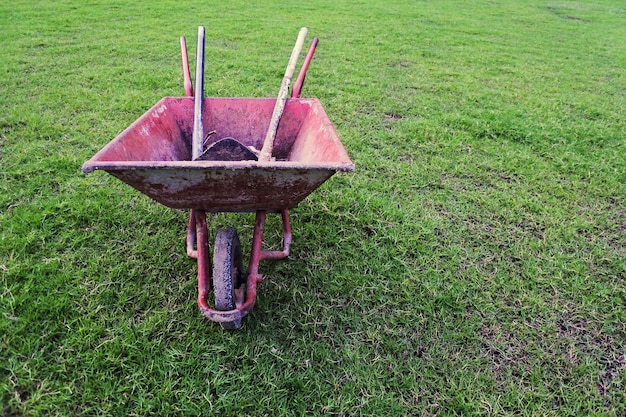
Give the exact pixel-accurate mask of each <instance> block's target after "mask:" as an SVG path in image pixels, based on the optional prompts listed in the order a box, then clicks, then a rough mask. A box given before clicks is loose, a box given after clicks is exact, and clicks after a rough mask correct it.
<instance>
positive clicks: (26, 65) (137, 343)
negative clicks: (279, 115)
mask: <svg viewBox="0 0 626 417" xmlns="http://www.w3.org/2000/svg"><path fill="white" fill-rule="evenodd" d="M199 24H202V25H205V26H206V27H207V51H206V54H207V66H206V70H207V76H206V81H205V83H206V94H207V95H215V96H226V97H229V96H244V97H256V96H259V97H272V96H274V95H275V94H276V93H277V91H278V86H279V85H280V81H281V78H282V72H283V70H284V65H285V64H286V61H287V58H288V56H289V52H290V51H291V47H292V42H293V39H294V38H295V36H296V34H297V31H298V29H299V27H300V26H308V27H309V34H310V36H317V37H319V38H320V46H319V48H318V52H317V53H316V57H315V59H314V61H313V63H312V66H311V68H310V71H309V75H308V77H307V82H306V85H305V87H304V95H307V96H311V97H319V98H320V99H321V101H322V103H323V105H324V107H325V109H326V111H327V113H328V114H329V116H330V118H331V119H332V121H333V123H334V125H335V127H336V128H337V130H338V132H339V135H340V137H341V139H342V141H343V143H344V145H345V147H346V149H347V150H348V153H349V154H350V156H351V157H352V159H353V161H354V162H355V163H356V167H357V170H356V171H355V173H353V174H340V175H338V176H335V177H333V178H332V179H331V180H330V181H328V182H327V183H326V184H324V185H323V186H322V187H321V188H319V189H318V190H316V192H314V193H313V194H312V195H311V196H310V197H308V198H307V199H306V200H305V201H304V202H303V203H301V204H300V206H299V207H298V208H296V209H295V210H293V211H292V221H293V224H292V226H293V230H294V245H293V247H292V256H291V258H290V259H289V260H287V261H280V262H264V263H262V264H261V272H262V273H264V274H265V276H266V280H265V281H264V282H263V284H262V285H261V286H260V287H259V298H258V301H257V306H256V307H255V310H254V311H253V312H252V314H251V315H250V316H249V317H247V318H246V319H245V320H244V327H243V328H242V329H241V330H240V331H237V332H226V331H222V330H221V329H220V327H219V326H218V325H217V324H215V323H212V322H208V321H206V320H204V319H203V318H202V317H201V315H200V313H199V311H198V310H197V307H196V304H195V299H196V284H195V264H194V262H193V261H192V260H190V259H188V258H187V257H186V255H185V252H184V237H185V230H186V221H187V218H186V216H187V214H186V213H185V212H183V211H174V210H170V209H167V208H165V207H163V206H160V205H157V204H156V203H153V202H151V201H150V200H149V199H148V198H146V197H144V196H143V195H140V194H139V193H137V192H136V191H134V190H133V189H132V188H130V187H128V186H126V185H125V184H122V183H121V182H119V181H117V180H116V179H114V178H113V177H110V176H108V175H106V174H104V173H95V174H92V175H89V176H85V175H83V174H82V173H81V172H80V166H81V165H82V163H83V162H84V161H85V160H87V159H88V158H90V157H91V156H92V155H93V154H94V153H95V152H96V151H97V150H99V149H100V148H101V147H102V146H104V145H105V144H106V143H107V142H108V141H109V140H111V139H112V138H113V137H114V136H115V135H116V134H117V133H119V132H120V131H121V130H122V129H123V128H125V127H126V126H128V125H129V124H130V123H131V122H132V121H134V120H135V119H136V118H137V117H139V115H141V114H142V113H143V112H144V111H145V110H146V109H147V108H149V107H150V106H151V105H152V104H154V103H155V102H156V101H157V100H158V99H159V98H161V97H163V96H167V95H182V94H183V89H182V80H181V76H180V63H179V47H178V37H179V36H181V35H184V36H187V39H188V43H189V45H190V56H191V57H193V56H194V52H195V48H194V44H195V34H196V28H197V26H198V25H199ZM625 28H626V8H625V7H624V4H623V3H621V2H619V1H615V0H613V1H610V0H580V1H550V0H546V1H544V0H529V1H526V2H518V1H513V0H499V1H487V0H477V1H472V2H459V1H453V0H441V1H428V2H427V1H408V0H407V1H404V0H401V1H396V2H393V4H392V2H383V1H368V2H342V1H337V0H334V1H316V2H310V1H309V2H297V1H296V2H290V3H289V4H282V3H281V2H277V1H265V2H256V3H252V4H250V3H248V2H243V1H231V2H215V1H213V2H174V1H161V2H151V3H150V4H147V3H146V4H145V5H144V4H142V3H137V2H130V1H125V0H118V1H98V2H90V4H89V5H87V4H84V2H79V1H70V0H65V1H60V2H49V1H35V2H25V1H13V2H4V3H3V4H2V5H0V41H1V42H2V48H0V62H1V63H2V64H0V129H1V130H0V210H1V211H0V414H1V415H6V416H50V415H63V416H65V415H67V416H76V415H89V416H92V415H120V416H134V415H176V416H181V415H232V416H241V415H268V416H275V415H393V416H404V415H417V416H422V415H423V416H429V415H442V416H443V415H479V414H480V415H489V414H494V415H542V416H543V415H554V416H564V415H580V416H587V415H609V416H610V415H615V416H623V415H624V413H626V395H625V394H624V393H625V392H626V351H625V349H626V348H625V346H626V327H625V323H626V290H625V288H626V284H625V282H626V280H625V278H626V261H625V260H626V249H625V248H626V148H625V146H624V137H625V136H626V118H625V114H626V100H625V97H624V94H625V86H626V50H625V49H624V38H625V35H626V30H625ZM252 223H253V219H252V217H251V216H250V215H244V214H237V215H217V216H214V217H212V218H211V226H210V227H211V230H210V233H211V235H212V236H214V235H215V233H216V231H217V230H218V228H220V227H223V226H226V225H234V226H236V227H237V228H238V230H239V232H240V236H241V239H242V243H243V245H244V246H245V247H246V250H248V248H249V245H250V242H249V240H250V238H251V234H252V231H251V226H252ZM278 229H279V223H278V220H276V219H273V218H272V219H271V220H270V221H269V224H268V233H267V239H268V243H271V241H272V240H275V241H277V240H278V236H279V235H278V233H279V232H278Z"/></svg>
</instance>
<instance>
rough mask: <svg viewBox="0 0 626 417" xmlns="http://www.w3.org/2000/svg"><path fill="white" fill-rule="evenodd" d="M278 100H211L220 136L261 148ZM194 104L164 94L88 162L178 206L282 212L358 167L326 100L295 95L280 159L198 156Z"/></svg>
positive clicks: (280, 140)
mask: <svg viewBox="0 0 626 417" xmlns="http://www.w3.org/2000/svg"><path fill="white" fill-rule="evenodd" d="M275 101H276V99H274V98H205V100H204V106H203V107H204V114H203V117H204V120H205V122H204V125H205V127H206V129H207V131H211V130H215V132H216V134H215V135H213V136H212V138H214V139H213V140H218V139H220V138H223V137H233V138H236V139H237V140H238V141H240V142H242V143H243V144H244V145H246V146H253V147H255V148H257V149H260V148H261V147H262V145H263V143H262V142H263V139H264V136H265V132H266V130H267V128H268V124H269V120H270V117H271V114H272V110H273V108H274V104H275ZM193 110H194V102H193V98H191V97H164V98H162V99H161V100H159V101H158V102H157V103H156V104H155V105H154V106H153V107H152V108H151V109H150V110H148V111H147V112H146V113H144V114H143V115H142V116H141V117H140V118H139V119H137V120H136V121H135V122H134V123H132V124H131V125H130V126H129V127H128V128H127V129H125V130H124V131H123V132H122V133H120V134H119V135H118V136H117V137H116V138H114V139H113V140H112V141H111V142H109V143H108V144H107V145H106V146H105V147H104V148H102V150H100V151H99V152H98V153H96V154H95V155H94V156H93V157H92V158H91V159H89V160H88V161H87V162H85V163H84V165H83V167H82V170H83V172H85V173H89V172H92V171H94V170H97V169H100V170H104V171H107V172H108V173H109V174H111V175H113V176H115V177H117V178H119V179H120V180H121V181H123V182H125V183H127V184H129V185H131V186H132V187H134V188H135V189H137V190H138V191H140V192H142V193H143V194H146V195H147V196H149V197H150V198H152V199H154V200H156V201H158V202H159V203H161V204H163V205H165V206H167V207H171V208H184V209H197V210H204V211H209V212H221V211H237V212H239V211H242V212H248V211H257V210H267V211H279V210H284V209H289V208H293V207H295V206H296V205H297V204H298V203H299V202H300V201H302V200H303V199H304V198H305V197H306V196H307V195H309V194H310V193H311V192H313V191H314V190H315V189H316V188H317V187H319V186H320V185H321V184H322V183H323V182H324V181H326V180H327V179H328V178H330V177H331V176H332V175H333V174H334V173H335V172H337V171H353V170H354V164H353V163H352V161H351V160H350V158H349V157H348V154H347V153H346V151H345V149H344V147H343V145H342V144H341V142H340V140H339V137H338V136H337V132H336V131H335V129H334V127H333V125H332V123H331V122H330V120H329V119H328V116H327V115H326V112H325V111H324V109H323V107H322V105H321V103H320V101H319V100H318V99H315V98H291V99H289V100H288V101H287V104H286V106H285V111H284V114H283V117H282V120H281V123H280V126H279V128H278V131H277V136H276V141H275V145H274V154H273V155H274V156H275V161H272V162H257V161H237V162H226V161H191V160H190V159H191V137H192V130H193Z"/></svg>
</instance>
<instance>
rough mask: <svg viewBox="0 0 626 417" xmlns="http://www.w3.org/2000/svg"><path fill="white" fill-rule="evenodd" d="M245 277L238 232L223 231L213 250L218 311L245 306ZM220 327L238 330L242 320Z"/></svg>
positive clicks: (214, 282)
mask: <svg viewBox="0 0 626 417" xmlns="http://www.w3.org/2000/svg"><path fill="white" fill-rule="evenodd" d="M244 275H245V270H244V269H243V256H242V254H241V244H240V243H239V236H238V235H237V231H236V230H235V229H233V228H229V229H221V230H220V231H219V232H218V233H217V237H216V238H215V247H214V250H213V293H214V294H215V309H216V310H219V311H229V310H234V309H235V308H237V306H238V305H241V304H243V301H244V294H245V288H244V287H245V285H243V282H244V280H245V278H244ZM220 325H221V326H222V328H223V329H227V330H234V329H238V328H240V327H241V319H238V320H233V321H230V322H220Z"/></svg>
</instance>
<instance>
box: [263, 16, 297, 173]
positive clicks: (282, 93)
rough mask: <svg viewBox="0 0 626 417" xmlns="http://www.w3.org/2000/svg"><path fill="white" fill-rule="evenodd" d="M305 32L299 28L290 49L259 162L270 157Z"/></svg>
mask: <svg viewBox="0 0 626 417" xmlns="http://www.w3.org/2000/svg"><path fill="white" fill-rule="evenodd" d="M307 32H308V30H307V28H302V29H300V32H299V33H298V38H297V39H296V44H295V46H294V47H293V51H291V57H290V58H289V63H288V64H287V69H286V70H285V76H284V77H283V82H282V83H281V85H280V90H279V91H278V98H277V99H276V105H275V106H274V112H273V113H272V118H271V119H270V126H269V128H268V129H267V134H266V135H265V141H263V148H261V153H260V154H259V162H269V161H271V159H272V149H273V148H274V139H276V131H277V130H278V123H280V118H281V116H282V115H283V110H285V102H286V101H287V93H288V92H289V84H291V79H292V78H293V73H294V72H295V71H296V63H297V62H298V58H299V57H300V51H302V46H303V45H304V39H305V38H306V34H307Z"/></svg>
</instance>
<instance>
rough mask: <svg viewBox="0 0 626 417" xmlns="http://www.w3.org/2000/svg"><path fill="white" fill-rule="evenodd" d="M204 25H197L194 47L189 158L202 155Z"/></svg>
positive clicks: (194, 158)
mask: <svg viewBox="0 0 626 417" xmlns="http://www.w3.org/2000/svg"><path fill="white" fill-rule="evenodd" d="M204 32H205V29H204V26H198V46H197V48H196V95H195V97H194V108H193V136H192V138H191V142H192V143H191V153H192V156H191V159H192V160H196V159H198V158H199V157H200V155H202V147H203V143H202V142H203V141H204V125H203V123H202V104H203V101H204Z"/></svg>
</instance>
